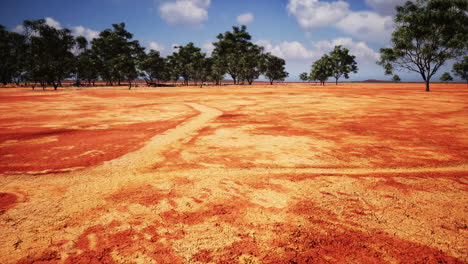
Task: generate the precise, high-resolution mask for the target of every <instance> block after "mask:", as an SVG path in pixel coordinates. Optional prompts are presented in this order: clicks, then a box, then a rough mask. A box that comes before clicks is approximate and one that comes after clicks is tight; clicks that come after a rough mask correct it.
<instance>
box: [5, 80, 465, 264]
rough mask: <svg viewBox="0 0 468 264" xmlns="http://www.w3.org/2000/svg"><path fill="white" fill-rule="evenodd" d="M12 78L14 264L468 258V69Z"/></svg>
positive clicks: (8, 257)
mask: <svg viewBox="0 0 468 264" xmlns="http://www.w3.org/2000/svg"><path fill="white" fill-rule="evenodd" d="M423 86H424V85H423V84H380V83H379V84H340V85H338V86H335V85H330V86H326V87H320V86H315V85H312V84H297V83H296V84H282V85H275V86H270V85H255V86H253V87H251V86H226V87H223V88H219V87H205V88H202V89H200V88H195V87H189V88H142V87H139V88H137V89H136V90H131V91H128V90H126V89H125V88H122V87H105V88H102V87H100V88H98V89H93V88H80V89H73V90H62V91H58V92H53V91H46V92H43V91H34V92H33V91H31V90H29V89H26V88H24V89H5V90H0V102H1V104H0V109H1V113H2V115H1V116H0V126H1V128H2V129H1V130H0V156H1V160H2V162H1V163H0V174H1V175H0V177H1V181H0V182H1V184H0V232H1V233H2V234H3V236H1V237H0V245H3V246H2V247H0V263H466V262H467V261H468V251H467V248H468V239H467V235H468V223H467V212H468V207H467V204H468V195H467V194H468V134H467V133H466V131H468V114H467V113H468V111H467V110H468V102H467V100H466V98H468V96H467V95H468V89H467V88H466V86H465V85H464V84H460V85H458V84H452V85H446V84H435V85H433V87H432V89H433V92H430V93H426V92H424V87H423Z"/></svg>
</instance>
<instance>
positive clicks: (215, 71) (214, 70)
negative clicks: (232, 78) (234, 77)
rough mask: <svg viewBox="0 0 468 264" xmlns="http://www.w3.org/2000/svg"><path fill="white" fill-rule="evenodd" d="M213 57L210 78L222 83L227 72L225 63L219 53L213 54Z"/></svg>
mask: <svg viewBox="0 0 468 264" xmlns="http://www.w3.org/2000/svg"><path fill="white" fill-rule="evenodd" d="M211 59H212V64H211V71H210V77H209V79H210V81H212V82H214V83H215V84H216V85H220V84H221V81H222V80H223V78H224V75H225V74H226V68H225V65H224V63H223V62H222V61H221V59H220V58H219V57H218V56H217V55H214V54H212V55H211Z"/></svg>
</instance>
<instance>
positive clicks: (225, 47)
mask: <svg viewBox="0 0 468 264" xmlns="http://www.w3.org/2000/svg"><path fill="white" fill-rule="evenodd" d="M217 39H218V41H217V42H214V43H213V45H214V46H215V49H214V50H213V55H214V56H215V57H216V58H217V59H218V60H219V61H220V62H221V63H222V64H223V67H224V68H225V69H226V72H227V73H228V74H229V75H231V78H232V80H233V82H234V84H237V83H238V80H239V77H241V75H242V74H243V71H244V69H243V65H246V61H245V58H244V54H246V53H247V52H248V50H249V47H251V46H252V43H251V39H252V37H251V35H250V34H249V33H248V32H247V27H246V26H244V25H243V26H241V27H240V28H239V27H236V26H234V27H232V32H230V31H226V32H225V33H223V34H219V35H218V36H217Z"/></svg>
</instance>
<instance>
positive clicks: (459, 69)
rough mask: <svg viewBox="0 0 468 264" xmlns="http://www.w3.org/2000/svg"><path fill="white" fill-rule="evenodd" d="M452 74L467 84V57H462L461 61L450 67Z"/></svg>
mask: <svg viewBox="0 0 468 264" xmlns="http://www.w3.org/2000/svg"><path fill="white" fill-rule="evenodd" d="M452 72H453V74H454V75H455V76H458V77H460V78H462V79H463V80H465V81H466V82H467V83H468V56H464V57H463V60H461V61H459V62H456V63H454V64H453V66H452Z"/></svg>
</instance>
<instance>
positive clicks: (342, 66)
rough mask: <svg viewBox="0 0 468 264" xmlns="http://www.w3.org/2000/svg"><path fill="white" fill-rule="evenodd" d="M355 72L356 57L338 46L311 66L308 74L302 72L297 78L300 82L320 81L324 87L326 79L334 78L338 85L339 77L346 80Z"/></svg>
mask: <svg viewBox="0 0 468 264" xmlns="http://www.w3.org/2000/svg"><path fill="white" fill-rule="evenodd" d="M357 71H358V67H357V63H356V56H353V55H350V54H349V50H348V49H347V48H344V47H342V46H341V45H338V46H335V48H334V49H333V50H332V51H331V52H330V53H329V54H325V55H323V56H322V57H321V58H320V59H319V60H317V61H315V62H314V63H313V64H312V69H311V71H310V74H307V73H306V72H303V73H301V74H300V75H299V78H300V79H301V80H302V81H320V83H321V84H322V85H325V82H326V81H327V80H328V78H331V77H334V78H335V83H336V84H338V80H339V79H340V78H341V77H345V78H346V79H348V78H349V74H350V73H357Z"/></svg>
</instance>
